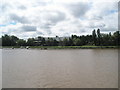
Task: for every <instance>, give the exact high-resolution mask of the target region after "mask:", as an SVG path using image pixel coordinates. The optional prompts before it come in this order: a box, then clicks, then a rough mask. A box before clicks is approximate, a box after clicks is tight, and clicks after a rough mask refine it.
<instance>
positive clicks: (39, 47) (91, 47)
mask: <svg viewBox="0 0 120 90" xmlns="http://www.w3.org/2000/svg"><path fill="white" fill-rule="evenodd" d="M0 48H12V49H15V48H21V49H41V50H46V49H118V48H119V47H118V46H2V47H0Z"/></svg>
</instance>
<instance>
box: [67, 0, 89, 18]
mask: <svg viewBox="0 0 120 90" xmlns="http://www.w3.org/2000/svg"><path fill="white" fill-rule="evenodd" d="M66 7H67V8H68V10H69V11H70V12H71V13H72V14H73V15H74V16H75V17H80V16H84V15H85V13H86V12H87V11H88V10H89V9H90V5H89V4H88V3H87V2H86V3H84V2H79V3H72V4H68V5H66Z"/></svg>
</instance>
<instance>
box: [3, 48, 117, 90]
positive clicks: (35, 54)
mask: <svg viewBox="0 0 120 90" xmlns="http://www.w3.org/2000/svg"><path fill="white" fill-rule="evenodd" d="M2 87H3V88H117V87H118V50H117V49H73V50H39V49H28V50H27V49H3V50H2Z"/></svg>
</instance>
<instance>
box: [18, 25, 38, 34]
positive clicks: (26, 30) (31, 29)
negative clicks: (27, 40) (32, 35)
mask: <svg viewBox="0 0 120 90" xmlns="http://www.w3.org/2000/svg"><path fill="white" fill-rule="evenodd" d="M20 29H21V30H22V31H23V32H24V31H25V32H31V31H32V32H33V31H36V30H37V28H36V26H30V25H23V26H22V27H20Z"/></svg>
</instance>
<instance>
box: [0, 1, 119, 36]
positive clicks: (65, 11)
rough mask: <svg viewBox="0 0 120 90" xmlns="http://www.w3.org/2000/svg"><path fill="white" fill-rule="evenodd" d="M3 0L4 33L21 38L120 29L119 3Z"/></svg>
mask: <svg viewBox="0 0 120 90" xmlns="http://www.w3.org/2000/svg"><path fill="white" fill-rule="evenodd" d="M108 1H109V2H104V1H103V0H1V1H0V2H2V3H1V7H0V12H2V13H0V31H1V32H2V34H9V35H16V36H18V37H20V38H29V37H37V36H45V37H48V36H49V37H51V36H52V37H53V36H56V35H57V36H70V35H72V34H76V35H86V34H91V32H92V30H93V29H97V28H100V29H101V32H103V33H108V32H114V31H116V30H118V0H108Z"/></svg>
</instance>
